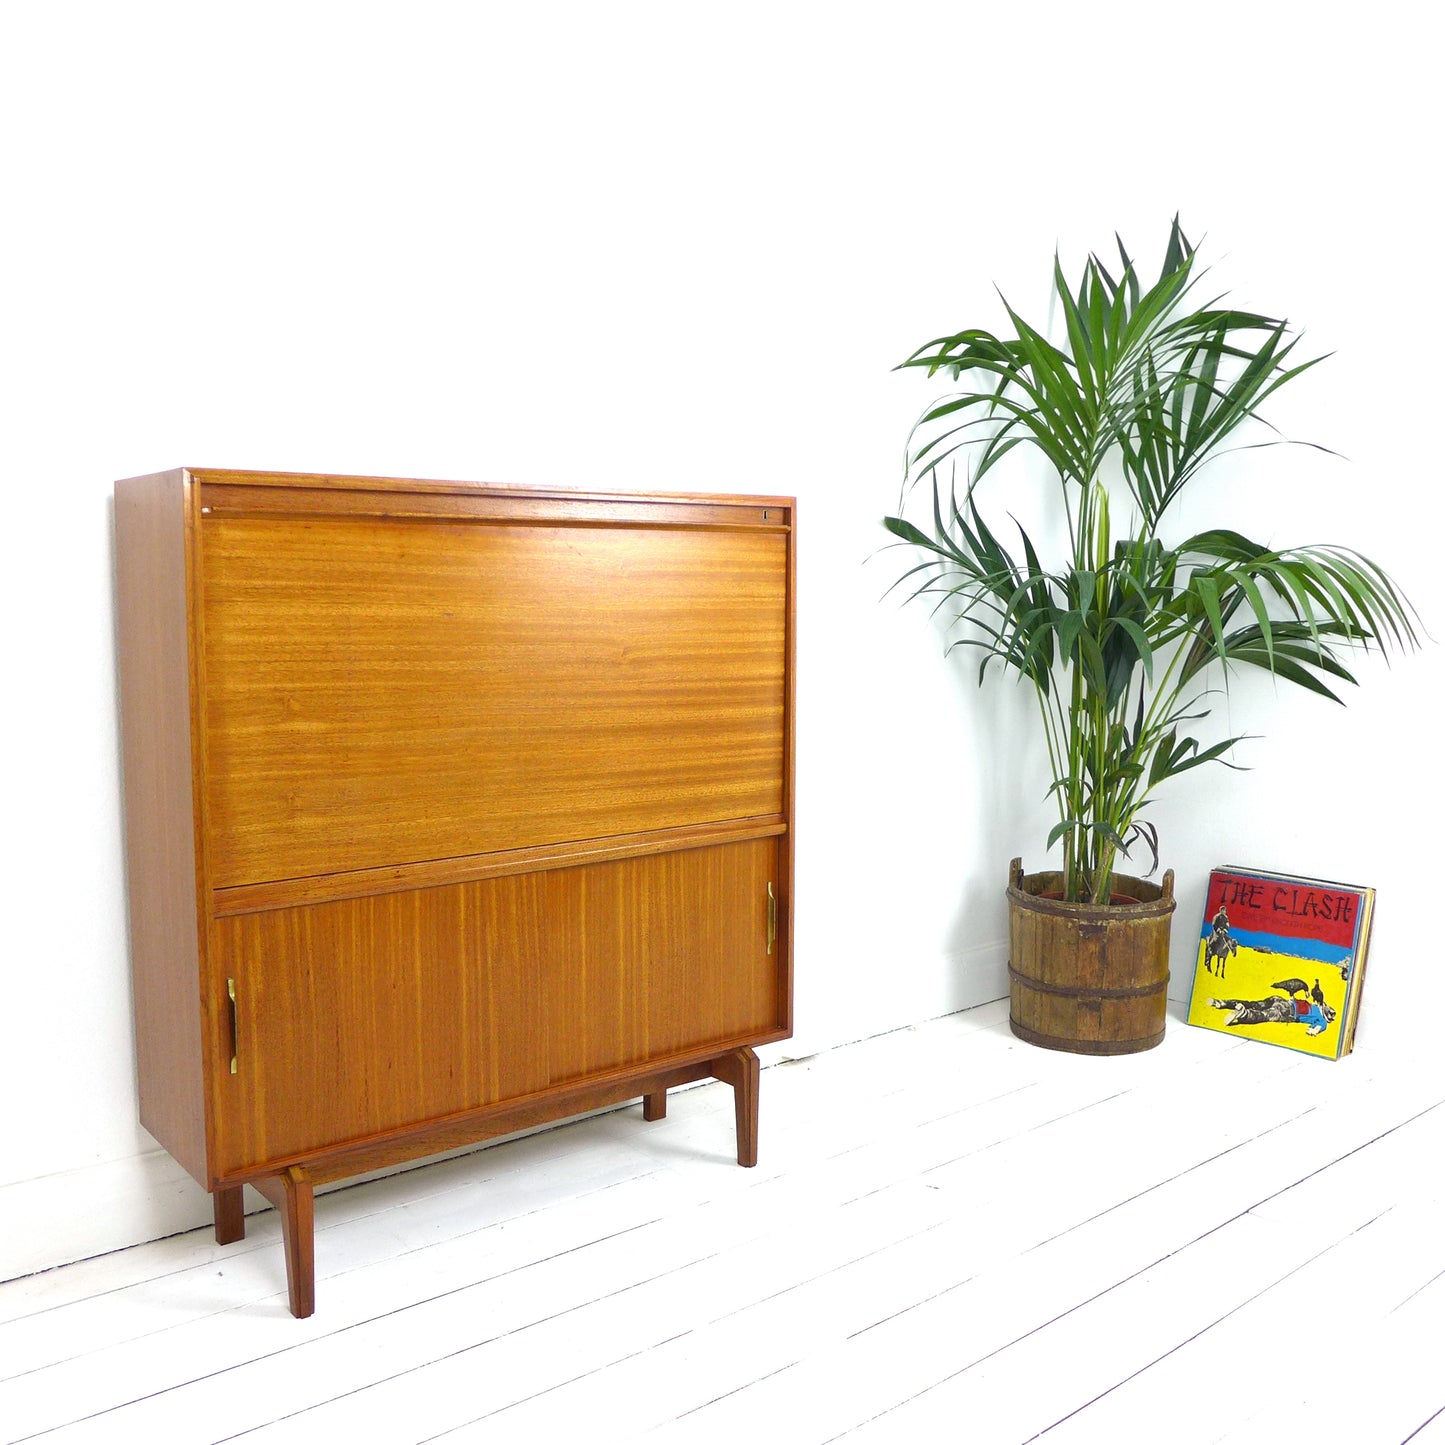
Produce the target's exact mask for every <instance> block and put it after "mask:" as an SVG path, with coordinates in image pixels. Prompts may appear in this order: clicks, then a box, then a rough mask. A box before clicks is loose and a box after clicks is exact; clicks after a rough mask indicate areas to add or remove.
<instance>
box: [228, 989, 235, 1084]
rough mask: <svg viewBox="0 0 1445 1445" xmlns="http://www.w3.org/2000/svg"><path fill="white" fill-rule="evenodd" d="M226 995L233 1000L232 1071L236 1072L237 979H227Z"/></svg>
mask: <svg viewBox="0 0 1445 1445" xmlns="http://www.w3.org/2000/svg"><path fill="white" fill-rule="evenodd" d="M226 997H227V998H229V999H230V1000H231V1072H232V1073H233V1074H234V1073H235V1072H236V1052H237V1050H236V1032H237V1031H236V980H235V979H234V978H228V979H227V980H226Z"/></svg>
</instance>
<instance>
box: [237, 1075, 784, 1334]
mask: <svg viewBox="0 0 1445 1445" xmlns="http://www.w3.org/2000/svg"><path fill="white" fill-rule="evenodd" d="M759 1077H760V1065H759V1062H758V1056H757V1054H756V1053H754V1051H753V1050H752V1049H751V1048H740V1049H730V1050H728V1051H727V1052H726V1053H723V1054H718V1055H716V1056H714V1057H712V1058H708V1059H703V1060H700V1061H698V1062H696V1063H692V1064H684V1065H681V1066H679V1067H674V1068H669V1069H653V1070H647V1071H645V1072H642V1073H637V1074H629V1075H627V1076H625V1077H622V1078H616V1077H614V1078H612V1079H608V1080H605V1081H599V1082H594V1083H590V1084H588V1083H584V1084H579V1085H577V1086H575V1087H571V1088H567V1089H564V1090H562V1091H560V1092H558V1093H555V1094H552V1095H549V1096H546V1097H541V1098H534V1099H526V1100H519V1101H517V1102H516V1103H514V1104H508V1105H504V1106H502V1107H500V1108H498V1109H494V1110H490V1111H488V1112H487V1113H486V1114H485V1115H483V1116H480V1117H477V1118H473V1119H471V1120H470V1121H467V1122H466V1123H465V1124H463V1123H458V1124H456V1125H453V1126H450V1127H447V1126H443V1127H441V1128H439V1129H436V1130H433V1131H432V1132H430V1133H429V1134H427V1135H424V1136H417V1137H411V1138H409V1139H407V1140H405V1141H389V1142H381V1143H374V1144H359V1145H351V1146H348V1147H346V1148H344V1149H340V1150H334V1151H330V1152H328V1153H321V1154H317V1155H315V1156H313V1157H311V1158H309V1159H308V1160H307V1161H305V1162H297V1163H290V1164H285V1165H283V1166H280V1167H279V1168H277V1167H273V1168H272V1169H270V1170H269V1171H267V1172H257V1173H254V1174H252V1173H247V1174H246V1175H245V1176H244V1177H241V1178H234V1177H233V1178H228V1180H227V1181H226V1182H223V1183H218V1184H217V1185H216V1186H215V1188H214V1190H213V1193H212V1201H211V1202H212V1209H213V1211H214V1214H215V1227H216V1242H217V1243H218V1244H234V1243H235V1242H236V1241H237V1240H240V1239H244V1238H245V1235H246V1218H245V1214H244V1212H243V1206H242V1196H241V1190H242V1186H243V1185H244V1184H250V1185H251V1186H252V1187H253V1188H254V1189H255V1190H256V1191H257V1192H258V1193H259V1194H260V1195H261V1196H262V1197H263V1198H264V1199H266V1200H267V1201H268V1202H269V1203H270V1204H271V1205H273V1206H274V1207H275V1209H276V1210H277V1212H278V1213H279V1214H280V1216H281V1237H282V1241H283V1244H284V1247H285V1255H286V1289H287V1294H288V1297H289V1301H290V1307H291V1313H292V1314H293V1315H295V1317H296V1318H297V1319H305V1318H306V1317H307V1316H308V1315H310V1314H311V1313H312V1312H313V1311H314V1310H315V1308H316V1256H315V1238H316V1216H315V1186H316V1185H317V1184H324V1183H327V1182H329V1181H332V1180H336V1179H345V1178H348V1177H350V1176H352V1175H356V1174H365V1173H367V1172H369V1171H370V1170H372V1169H380V1168H385V1167H386V1166H387V1165H388V1164H396V1163H401V1162H403V1161H404V1160H406V1159H414V1158H418V1157H421V1156H423V1155H424V1154H427V1153H440V1152H442V1151H443V1150H445V1149H448V1148H454V1147H456V1146H458V1145H460V1144H463V1143H466V1142H468V1141H471V1142H480V1141H481V1140H483V1139H487V1138H492V1137H495V1136H497V1135H499V1134H510V1133H513V1132H515V1131H517V1130H519V1129H525V1128H528V1127H530V1126H532V1125H534V1124H541V1123H550V1122H553V1121H557V1120H562V1119H566V1118H568V1117H570V1116H572V1115H575V1114H585V1113H587V1112H588V1111H590V1110H592V1109H601V1108H605V1107H606V1106H607V1105H609V1104H617V1103H622V1102H623V1101H624V1100H627V1099H635V1098H637V1097H638V1096H639V1095H640V1096H641V1097H642V1114H643V1118H644V1119H646V1120H648V1121H656V1120H659V1119H665V1118H666V1117H667V1091H668V1090H669V1089H675V1088H678V1087H680V1086H681V1085H683V1084H690V1083H694V1082H696V1081H697V1080H699V1079H718V1080H720V1081H722V1082H723V1083H725V1084H730V1085H731V1086H732V1090H733V1109H734V1116H735V1119H736V1124H737V1158H738V1163H739V1164H740V1165H741V1166H742V1167H743V1168H745V1169H746V1168H752V1167H754V1166H755V1165H756V1164H757V1162H758V1096H759V1092H760V1090H759ZM462 1135H464V1136H465V1137H460V1136H462Z"/></svg>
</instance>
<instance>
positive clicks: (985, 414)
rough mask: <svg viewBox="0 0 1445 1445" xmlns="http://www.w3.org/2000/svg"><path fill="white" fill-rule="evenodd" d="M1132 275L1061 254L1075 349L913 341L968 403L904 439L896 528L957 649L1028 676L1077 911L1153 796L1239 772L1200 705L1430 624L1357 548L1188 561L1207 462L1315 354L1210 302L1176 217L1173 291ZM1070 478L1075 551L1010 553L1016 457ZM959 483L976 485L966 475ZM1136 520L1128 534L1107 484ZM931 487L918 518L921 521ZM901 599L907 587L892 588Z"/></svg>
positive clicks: (1018, 324) (1017, 318) (1060, 342)
mask: <svg viewBox="0 0 1445 1445" xmlns="http://www.w3.org/2000/svg"><path fill="white" fill-rule="evenodd" d="M1116 241H1117V244H1118V251H1119V269H1118V272H1117V275H1115V274H1114V273H1111V272H1110V270H1109V269H1108V268H1106V267H1105V265H1104V264H1103V262H1102V261H1100V259H1099V258H1098V257H1097V256H1091V257H1090V258H1089V259H1088V261H1087V262H1086V264H1085V266H1084V269H1083V273H1082V276H1081V277H1080V279H1079V282H1078V283H1077V285H1073V286H1071V285H1070V284H1069V282H1068V280H1067V278H1066V277H1065V275H1064V272H1063V268H1062V265H1061V264H1060V262H1059V259H1058V257H1057V256H1056V257H1055V258H1054V267H1053V289H1054V294H1055V300H1056V302H1057V307H1058V314H1059V317H1060V319H1061V329H1062V332H1063V335H1062V336H1060V337H1059V338H1058V339H1057V340H1050V339H1049V338H1048V336H1046V335H1045V333H1044V332H1043V331H1042V330H1041V329H1039V328H1037V327H1035V326H1033V325H1031V324H1030V323H1029V322H1027V321H1026V320H1025V319H1024V318H1023V317H1022V316H1021V315H1020V314H1019V313H1018V312H1017V311H1015V310H1014V309H1013V308H1012V307H1011V306H1009V305H1008V304H1007V302H1004V314H1005V316H1006V318H1007V321H1008V323H1009V326H1010V327H1011V328H1012V330H1011V334H1003V335H999V334H995V333H994V332H991V331H988V330H985V329H981V328H976V327H971V328H968V329H965V330H960V331H957V332H954V333H952V334H951V335H946V336H941V337H937V338H935V339H934V340H933V341H930V342H928V343H926V344H925V345H924V346H921V347H919V349H918V350H917V351H915V352H914V353H913V354H912V355H911V356H909V357H908V358H907V359H906V360H904V361H903V362H902V363H901V367H900V369H904V368H916V369H922V370H924V371H926V372H927V374H928V375H929V376H936V375H938V374H940V373H943V374H945V375H946V376H948V377H949V378H950V379H951V380H952V381H953V382H954V383H955V384H961V389H959V390H956V391H954V392H952V393H950V394H948V395H947V396H945V397H943V398H941V399H939V400H938V401H936V402H934V403H933V404H932V405H930V406H929V407H928V409H927V410H925V411H924V413H923V415H922V416H921V417H920V418H919V419H918V421H917V422H916V423H915V425H914V427H913V430H912V432H911V433H910V436H909V441H908V447H907V450H906V453H905V457H906V461H905V468H904V479H903V486H902V490H901V494H900V500H899V508H898V513H897V515H895V516H891V517H888V518H886V519H885V521H884V525H885V526H886V527H887V528H888V530H889V531H890V532H891V533H892V534H893V536H894V537H895V538H897V539H898V541H899V542H900V543H901V544H903V545H905V546H907V547H909V548H911V549H913V551H914V554H915V556H916V557H919V558H921V560H918V561H917V562H916V563H915V564H914V565H912V566H910V567H909V568H908V569H907V570H906V571H905V572H904V573H903V574H902V576H901V577H900V579H899V583H900V584H901V583H907V584H908V585H910V586H911V587H912V588H913V591H912V592H911V593H910V596H911V597H916V598H923V597H926V598H928V599H930V601H931V602H932V605H933V606H934V607H935V608H947V609H950V610H951V612H952V614H953V618H954V621H955V623H956V627H957V631H956V633H955V635H954V637H953V639H952V641H951V643H950V646H958V647H968V648H973V649H977V650H979V651H981V652H982V659H981V661H980V665H979V678H980V681H981V680H982V679H983V677H984V676H985V675H986V674H987V671H988V669H989V667H990V666H991V665H993V664H995V663H997V664H999V665H1000V666H1002V667H1004V668H1008V669H1013V670H1014V671H1016V672H1017V673H1019V674H1020V675H1022V676H1023V677H1025V678H1027V679H1028V680H1029V681H1030V682H1031V683H1032V685H1033V687H1034V689H1035V692H1036V694H1037V697H1038V702H1039V710H1040V718H1041V723H1042V728H1043V734H1044V741H1045V745H1046V747H1047V749H1048V752H1049V758H1050V763H1051V766H1052V769H1053V773H1054V781H1053V785H1052V786H1051V788H1050V790H1049V791H1050V793H1051V794H1052V795H1053V796H1054V798H1055V800H1056V802H1057V804H1058V808H1059V823H1058V825H1057V826H1056V827H1055V828H1054V830H1053V833H1052V835H1051V836H1050V839H1049V846H1050V847H1052V846H1053V845H1054V843H1056V842H1061V843H1062V845H1063V850H1064V862H1065V868H1064V872H1065V876H1066V888H1067V891H1068V896H1070V897H1078V898H1084V897H1087V898H1093V899H1095V900H1102V899H1106V898H1107V897H1108V887H1109V875H1110V873H1111V871H1112V868H1113V862H1114V859H1115V857H1116V856H1117V855H1118V854H1119V853H1120V852H1125V853H1127V850H1128V848H1129V847H1130V846H1132V844H1133V843H1135V842H1137V841H1139V840H1140V839H1141V838H1143V839H1145V840H1146V841H1150V842H1151V845H1152V844H1156V843H1157V837H1155V836H1154V833H1153V827H1152V825H1151V824H1147V823H1144V822H1142V821H1141V820H1140V819H1139V817H1138V815H1139V813H1140V811H1141V810H1142V809H1143V808H1144V807H1146V806H1147V804H1148V802H1149V799H1150V797H1151V796H1152V793H1153V791H1154V789H1155V788H1157V787H1158V786H1160V785H1161V784H1162V783H1164V782H1165V781H1167V780H1168V779H1170V778H1173V777H1177V776H1179V775H1180V774H1182V773H1184V772H1188V771H1190V770H1192V769H1193V768H1196V767H1199V766H1201V765H1203V764H1205V763H1214V762H1218V763H1223V764H1226V765H1228V766H1235V764H1233V763H1232V762H1230V760H1229V757H1228V756H1227V755H1228V754H1229V753H1230V751H1231V750H1232V749H1233V747H1234V746H1235V745H1236V744H1237V743H1239V742H1240V741H1242V738H1229V739H1227V740H1225V741H1223V742H1215V743H1211V744H1209V745H1207V746H1205V745H1203V744H1201V742H1200V741H1199V739H1198V738H1197V737H1195V736H1193V735H1192V734H1191V733H1189V732H1181V728H1189V727H1191V726H1192V725H1193V724H1194V723H1196V722H1200V721H1202V720H1203V719H1205V718H1207V717H1208V716H1209V713H1210V706H1209V704H1208V703H1207V702H1206V701H1203V699H1205V698H1207V696H1208V695H1209V693H1210V692H1211V691H1212V689H1205V690H1204V691H1197V690H1196V689H1198V688H1199V687H1200V686H1201V684H1202V683H1203V681H1204V680H1205V678H1206V676H1207V674H1208V673H1209V671H1210V669H1213V668H1216V667H1217V668H1218V669H1219V671H1220V673H1221V676H1222V677H1223V678H1225V679H1227V677H1228V676H1229V674H1230V672H1231V671H1232V670H1234V669H1237V668H1241V667H1257V668H1262V669H1264V670H1265V671H1267V672H1270V673H1271V674H1273V676H1275V677H1276V678H1279V679H1282V680H1283V681H1286V682H1290V683H1294V684H1296V685H1298V686H1300V687H1303V688H1305V689H1307V690H1309V691H1311V692H1314V693H1316V694H1318V695H1320V696H1322V697H1326V698H1331V699H1333V700H1335V701H1339V700H1340V699H1339V695H1338V693H1337V691H1336V690H1335V689H1336V687H1337V686H1339V685H1340V684H1353V683H1354V682H1355V678H1354V676H1353V674H1352V673H1351V672H1350V671H1349V670H1348V668H1347V667H1346V666H1345V664H1344V662H1343V661H1342V660H1341V659H1342V657H1344V656H1347V655H1348V654H1349V653H1350V652H1352V651H1355V650H1358V649H1372V648H1373V649H1379V650H1381V651H1383V652H1387V653H1388V652H1394V651H1401V650H1405V649H1409V648H1413V647H1417V646H1418V645H1419V637H1418V635H1417V632H1416V627H1415V622H1416V614H1415V612H1414V609H1413V608H1412V607H1411V606H1410V604H1409V602H1408V601H1407V599H1406V598H1405V597H1404V596H1403V594H1402V593H1401V591H1400V589H1399V588H1398V586H1397V585H1396V584H1395V583H1394V582H1393V581H1392V580H1391V578H1390V577H1389V575H1388V574H1387V573H1386V572H1385V571H1384V569H1383V568H1381V567H1380V566H1379V565H1378V564H1377V563H1375V562H1373V561H1371V560H1370V559H1369V558H1367V557H1364V556H1361V555H1360V554H1359V553H1357V552H1353V551H1351V550H1350V549H1348V548H1344V547H1334V546H1319V545H1315V546H1306V547H1296V548H1291V549H1284V550H1277V549H1272V548H1268V547H1265V546H1263V545H1261V544H1259V543H1256V542H1253V541H1251V540H1250V539H1249V538H1248V537H1246V536H1244V535H1243V534H1242V533H1240V532H1237V531H1235V530H1233V529H1230V528H1225V527H1221V528H1216V529H1212V530H1209V531H1205V532H1200V533H1197V534H1196V535H1194V536H1192V537H1189V538H1187V539H1186V540H1185V541H1183V542H1181V543H1177V544H1173V545H1168V544H1166V543H1165V542H1164V541H1163V540H1162V538H1161V536H1160V524H1161V519H1163V518H1164V517H1165V514H1166V513H1167V512H1168V509H1169V508H1170V507H1171V505H1172V504H1173V503H1174V502H1175V501H1176V500H1177V499H1178V497H1179V495H1180V493H1181V492H1182V491H1183V489H1184V488H1185V487H1186V486H1187V485H1188V484H1189V483H1190V482H1192V481H1193V480H1194V478H1195V477H1197V476H1198V475H1199V473H1200V471H1201V470H1202V468H1203V467H1204V466H1205V465H1206V464H1207V463H1208V462H1209V461H1210V460H1212V459H1213V458H1215V457H1217V456H1219V455H1220V454H1221V453H1222V452H1223V451H1225V450H1227V449H1228V450H1234V449H1236V447H1238V448H1243V447H1247V446H1256V445H1274V444H1278V440H1279V439H1278V438H1275V437H1267V438H1266V439H1265V440H1264V441H1245V440H1241V437H1243V436H1245V435H1247V432H1246V429H1247V428H1252V427H1254V426H1255V424H1260V425H1263V426H1265V427H1268V423H1267V422H1265V421H1264V419H1263V417H1262V416H1261V415H1260V409H1261V407H1262V406H1263V405H1264V404H1265V403H1266V402H1267V401H1268V400H1269V399H1270V398H1271V397H1272V396H1273V395H1274V394H1275V393H1276V392H1277V391H1278V390H1279V389H1280V388H1281V387H1282V386H1285V385H1286V384H1288V383H1289V382H1291V381H1293V380H1294V379H1295V378H1296V377H1298V376H1301V375H1303V374H1304V373H1305V372H1306V371H1308V370H1310V369H1311V368H1312V367H1314V366H1316V365H1317V364H1318V363H1319V361H1320V360H1322V359H1323V358H1321V357H1311V358H1308V359H1305V360H1300V359H1297V357H1296V354H1295V353H1296V348H1297V347H1298V345H1299V338H1298V336H1296V335H1294V334H1292V333H1291V332H1290V330H1289V327H1288V326H1287V324H1286V323H1285V322H1284V321H1282V320H1278V319H1276V318H1273V317H1270V316H1266V315H1263V314H1261V313H1258V312H1253V311H1245V310H1240V309H1237V308H1234V307H1232V306H1229V305H1227V304H1224V303H1223V302H1222V300H1221V298H1218V297H1213V298H1211V299H1209V300H1208V301H1207V302H1204V303H1202V304H1195V303H1194V301H1193V297H1192V293H1193V290H1194V287H1195V286H1196V285H1197V284H1198V282H1199V280H1200V278H1201V275H1202V273H1201V272H1199V271H1197V270H1196V268H1195V249H1194V247H1193V245H1192V244H1191V243H1190V242H1189V240H1188V239H1187V238H1186V236H1185V235H1184V232H1183V230H1182V229H1181V228H1180V225H1179V221H1178V218H1177V217H1176V219H1175V221H1174V223H1173V225H1172V227H1171V229H1170V234H1169V239H1168V243H1167V245H1166V248H1165V259H1164V265H1163V268H1162V270H1161V272H1160V274H1159V278H1158V279H1157V280H1156V281H1155V282H1154V283H1153V284H1152V285H1149V286H1147V287H1146V286H1145V285H1144V284H1143V283H1142V282H1141V280H1140V278H1139V276H1138V273H1137V270H1136V268H1135V265H1134V262H1133V260H1132V259H1131V258H1130V256H1129V254H1128V252H1127V250H1126V249H1125V247H1124V244H1123V242H1122V240H1118V238H1116ZM1018 447H1026V448H1029V449H1031V450H1032V451H1033V452H1035V453H1036V454H1037V455H1039V456H1040V457H1041V458H1042V459H1043V460H1044V461H1045V462H1046V463H1047V465H1048V467H1049V469H1050V470H1051V471H1052V472H1053V474H1054V476H1055V477H1056V479H1057V481H1058V484H1059V493H1060V496H1061V498H1062V506H1063V508H1064V519H1065V521H1066V522H1067V527H1068V548H1069V553H1068V555H1067V556H1066V557H1065V558H1063V559H1061V560H1060V562H1059V563H1058V564H1056V565H1054V566H1053V567H1052V568H1050V567H1046V566H1045V565H1044V564H1043V562H1042V561H1041V559H1040V556H1039V553H1038V550H1037V548H1036V547H1035V544H1034V542H1033V540H1032V539H1031V538H1030V537H1029V535H1028V534H1027V533H1026V532H1024V531H1023V529H1022V528H1021V527H1017V526H1016V530H1017V532H1018V543H1017V545H1016V547H1015V548H1014V550H1010V548H1009V546H1006V545H1005V543H1004V541H1003V540H1001V538H1000V536H999V534H998V532H997V531H996V530H995V529H994V528H993V527H991V526H990V525H989V523H988V521H987V519H986V518H985V516H984V514H983V512H982V511H981V509H980V506H979V500H978V499H979V492H980V487H981V484H982V483H983V482H984V480H985V479H986V478H987V477H988V476H989V475H990V474H991V473H992V472H993V471H994V469H995V468H996V467H997V466H998V464H999V463H1000V462H1001V461H1002V460H1003V459H1004V457H1005V456H1007V455H1009V453H1010V452H1012V451H1013V450H1014V449H1015V448H1018ZM959 470H962V472H963V484H962V488H961V491H960V488H959V485H958V481H957V473H958V471H959ZM1110 474H1113V475H1117V476H1118V477H1119V478H1121V479H1122V484H1123V487H1124V489H1125V490H1126V491H1127V493H1128V496H1129V498H1130V500H1131V501H1132V503H1133V508H1134V513H1135V517H1134V519H1133V526H1134V530H1133V532H1132V534H1130V535H1126V536H1121V537H1117V538H1116V537H1115V536H1114V535H1113V525H1112V521H1111V512H1110V488H1109V486H1108V485H1107V484H1106V482H1105V480H1104V478H1105V476H1107V475H1110ZM920 489H922V490H924V491H926V493H927V495H928V500H929V503H930V505H929V508H928V514H927V515H926V516H925V517H924V518H923V519H922V521H921V522H920V523H915V522H913V521H910V520H908V519H907V518H906V517H905V515H904V513H905V512H906V511H907V510H908V509H909V508H910V507H911V506H913V505H915V503H914V498H915V495H916V493H917V492H918V491H919V490H920ZM895 585H898V584H895Z"/></svg>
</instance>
